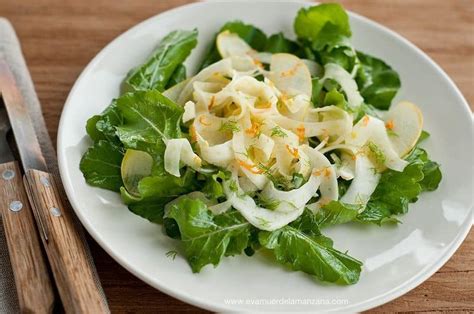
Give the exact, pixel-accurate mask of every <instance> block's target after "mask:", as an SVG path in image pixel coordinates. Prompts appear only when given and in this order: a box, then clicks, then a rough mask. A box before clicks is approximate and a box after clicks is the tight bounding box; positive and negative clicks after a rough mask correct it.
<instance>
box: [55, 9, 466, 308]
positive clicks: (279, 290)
mask: <svg viewBox="0 0 474 314" xmlns="http://www.w3.org/2000/svg"><path fill="white" fill-rule="evenodd" d="M303 5H308V4H304V3H295V2H256V1H255V2H253V3H243V2H234V3H231V2H224V3H216V2H208V3H196V4H191V5H187V6H183V7H180V8H176V9H173V10H171V11H168V12H165V13H163V14H160V15H158V16H155V17H152V18H150V19H148V20H146V21H145V22H143V23H140V24H139V25H137V26H135V27H133V28H132V29H130V30H129V31H127V32H126V33H124V34H122V35H121V36H119V37H118V38H117V39H115V40H114V41H113V42H111V43H110V44H109V45H108V46H107V47H105V48H104V49H103V50H102V51H101V52H100V53H99V54H98V55H97V56H96V57H95V58H94V59H93V60H92V61H91V63H90V64H89V65H88V66H87V68H86V69H85V70H84V71H83V73H82V74H81V76H80V77H79V79H78V80H77V82H76V84H75V85H74V88H73V89H72V91H71V93H70V95H69V98H68V100H67V102H66V105H65V107H64V110H63V113H62V117H61V123H60V126H59V134H58V155H59V166H60V170H61V176H62V180H63V183H64V185H65V188H66V192H67V194H68V197H69V199H70V201H71V203H72V205H73V207H74V209H75V211H76V214H77V215H78V216H79V218H80V220H81V221H82V223H83V225H84V226H85V227H86V229H87V230H88V231H89V233H90V234H91V235H92V236H93V237H94V239H95V240H96V241H97V242H98V243H99V244H100V245H101V246H102V247H103V248H104V249H105V250H106V251H107V252H108V253H109V254H110V255H111V256H112V257H113V258H114V259H115V260H117V261H118V262H119V263H120V264H121V265H122V266H124V267H125V268H126V269H128V270H129V271H130V272H132V273H133V274H134V275H136V276H137V277H138V278H140V279H142V280H143V281H145V282H147V283H148V284H150V285H152V286H153V287H155V288H157V289H159V290H161V291H163V292H165V293H167V294H169V295H171V296H173V297H176V298H178V299H181V300H183V301H185V302H188V303H191V304H194V305H196V306H199V307H203V308H206V309H209V310H215V311H303V310H304V311H308V310H313V311H314V310H318V311H329V310H331V311H360V310H366V309H369V308H372V307H375V306H377V305H380V304H382V303H385V302H388V301H390V300H392V299H394V298H396V297H398V296H400V295H402V294H404V293H406V292H407V291H409V290H410V289H413V288H414V287H416V286H417V285H419V284H420V283H421V282H423V281H424V280H426V279H427V278H428V277H430V276H431V275H432V274H433V273H434V272H435V271H436V270H438V269H439V268H440V267H441V266H442V265H443V264H444V263H445V262H446V261H447V260H448V259H449V257H450V256H451V255H452V254H453V253H454V251H455V250H456V249H457V248H458V247H459V245H460V244H461V242H462V240H463V239H464V238H465V237H466V234H467V233H468V231H469V229H470V226H471V221H472V212H471V210H472V203H473V200H472V194H471V193H472V191H473V182H472V178H473V175H472V170H473V168H472V165H473V151H472V145H473V142H474V141H473V132H472V121H471V112H470V110H469V107H468V105H467V104H466V101H465V100H464V98H463V96H462V95H461V93H460V92H459V90H458V89H457V88H456V86H455V85H454V84H453V82H452V81H451V80H450V79H449V78H448V77H447V75H446V74H445V73H444V72H443V71H442V70H441V69H440V68H439V66H437V65H436V64H435V63H434V62H433V61H432V60H431V59H430V58H429V57H427V56H426V55H425V54H424V53H423V52H421V51H420V50H419V49H418V48H416V47H415V46H414V45H412V44H411V43H409V42H408V41H407V40H405V39H403V38H402V37H400V36H399V35H397V34H395V33H394V32H392V31H390V30H388V29H386V28H384V27H382V26H380V25H378V24H376V23H374V22H372V21H369V20H367V19H366V18H363V17H361V16H358V15H356V14H351V15H350V18H351V25H352V30H353V34H354V35H353V42H354V44H355V46H356V48H358V49H360V50H362V51H365V52H368V53H370V54H373V55H375V56H379V57H381V58H382V59H383V60H385V61H386V62H388V63H389V64H390V65H392V66H393V67H394V68H395V69H396V70H397V71H398V73H399V74H400V76H401V80H402V85H403V86H402V88H401V90H400V92H399V93H398V96H397V100H402V99H407V100H411V101H413V102H415V103H416V104H418V105H419V106H420V108H421V109H422V111H423V114H424V116H425V121H426V122H425V129H426V130H428V131H429V132H430V133H431V138H430V139H429V140H428V141H427V142H426V144H425V146H426V148H427V149H428V151H429V153H430V155H431V156H432V158H433V159H434V160H436V161H438V162H440V163H441V165H442V171H443V175H444V178H443V181H442V183H441V186H440V187H439V189H438V190H437V191H435V192H432V193H426V194H424V195H422V197H421V199H420V200H419V201H418V202H417V203H415V204H413V205H411V206H410V212H409V213H408V214H407V215H405V216H403V217H401V220H402V221H403V224H401V225H399V226H398V227H390V226H388V227H382V228H379V227H376V226H356V225H344V226H339V227H336V228H332V229H330V230H328V234H329V236H330V237H332V238H333V239H334V241H335V246H336V247H337V248H338V249H340V250H342V251H344V250H349V251H350V254H351V255H352V256H354V257H356V258H358V259H360V260H361V261H363V262H364V268H363V272H362V274H361V277H360V281H359V283H357V284H356V285H353V286H349V287H342V286H336V285H328V284H321V283H318V282H316V281H314V280H313V279H311V278H310V277H309V276H307V275H304V274H302V273H297V272H290V271H288V270H286V269H285V268H284V267H282V266H280V265H278V264H276V263H275V262H273V261H272V260H271V259H270V258H268V257H265V256H263V255H261V254H256V256H254V257H251V258H249V257H246V256H238V257H233V258H225V259H224V260H223V261H222V263H221V264H220V265H219V267H217V268H216V269H214V268H212V267H210V266H208V267H206V268H204V269H203V270H202V272H201V273H200V274H193V273H192V272H191V269H190V267H189V266H188V265H187V263H186V261H185V260H184V258H182V257H181V256H180V255H178V256H177V257H176V259H175V260H172V259H170V258H169V257H167V256H166V252H168V251H170V250H175V249H176V248H177V247H178V243H177V242H175V241H174V240H171V239H169V238H168V237H166V236H165V235H164V234H162V231H161V226H158V225H154V224H151V223H149V222H148V221H146V220H144V219H142V218H140V217H138V216H136V215H134V214H132V213H131V212H129V211H128V210H127V208H126V207H125V206H124V205H123V204H122V202H121V201H120V197H119V195H118V194H116V193H112V192H108V191H105V190H101V189H98V188H93V187H90V186H88V185H87V184H86V183H85V181H84V179H83V177H82V174H81V172H80V171H79V161H80V158H81V156H82V154H83V153H84V152H85V151H86V149H87V147H88V146H89V145H90V144H91V143H90V140H89V139H88V138H87V136H86V133H85V129H84V126H85V123H86V120H87V119H88V118H89V117H90V116H92V115H94V114H97V113H99V112H101V111H102V110H103V109H104V108H105V107H106V106H107V105H108V104H109V103H110V100H111V99H112V98H114V97H116V96H118V95H119V85H120V82H121V81H122V79H123V78H124V76H125V75H126V73H127V72H128V71H129V69H130V68H132V67H134V66H136V65H137V64H139V63H141V62H142V61H143V60H144V59H145V58H146V57H147V56H148V54H149V53H150V52H151V50H152V49H153V47H154V46H155V45H156V44H157V42H158V41H159V40H160V39H161V38H162V37H163V36H164V35H166V34H167V33H168V32H170V31H172V30H175V29H192V28H195V27H197V28H198V29H199V44H198V47H197V48H196V49H195V50H194V52H193V53H192V56H191V58H190V59H189V60H188V62H187V64H188V65H189V66H190V67H189V68H188V69H190V70H191V72H192V71H193V70H195V68H196V65H197V62H198V60H200V57H201V56H202V55H203V53H204V51H205V49H206V48H207V46H208V43H209V42H210V41H211V39H212V37H213V35H214V34H215V32H216V31H217V30H218V29H219V28H220V26H221V25H222V24H223V23H225V22H227V21H229V20H235V19H241V20H244V21H246V22H249V23H253V24H255V25H257V26H258V27H260V28H262V29H263V30H264V31H265V32H267V33H274V32H278V31H283V32H284V33H285V34H286V35H287V36H290V37H294V35H293V31H292V25H293V19H294V17H295V15H296V12H297V10H298V9H299V8H300V7H302V6H303Z"/></svg>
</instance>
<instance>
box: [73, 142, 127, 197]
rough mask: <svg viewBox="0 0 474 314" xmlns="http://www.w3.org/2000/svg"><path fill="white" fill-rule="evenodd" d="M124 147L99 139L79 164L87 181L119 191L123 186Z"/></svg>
mask: <svg viewBox="0 0 474 314" xmlns="http://www.w3.org/2000/svg"><path fill="white" fill-rule="evenodd" d="M123 154H124V152H123V149H122V148H121V147H119V146H117V145H115V144H113V143H111V142H107V141H104V140H99V141H98V142H96V143H94V145H93V146H91V147H90V148H89V149H88V150H87V152H86V153H85V154H84V156H82V159H81V163H80V165H79V168H80V170H81V171H82V174H83V175H84V178H85V179H86V182H87V183H88V184H90V185H92V186H97V187H100V188H103V189H107V190H112V191H116V192H118V191H119V190H120V187H121V186H122V184H123V183H122V176H121V174H120V164H121V163H122V159H123Z"/></svg>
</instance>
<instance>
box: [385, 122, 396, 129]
mask: <svg viewBox="0 0 474 314" xmlns="http://www.w3.org/2000/svg"><path fill="white" fill-rule="evenodd" d="M385 127H386V128H387V129H389V130H393V128H394V127H395V124H394V123H393V120H388V121H387V123H385Z"/></svg>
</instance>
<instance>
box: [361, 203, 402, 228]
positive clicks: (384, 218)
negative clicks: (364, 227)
mask: <svg viewBox="0 0 474 314" xmlns="http://www.w3.org/2000/svg"><path fill="white" fill-rule="evenodd" d="M356 221H359V222H364V223H373V224H377V225H379V226H381V225H383V224H386V223H399V222H400V221H399V220H398V219H397V218H395V217H394V216H393V215H392V212H391V211H390V208H389V206H388V205H387V204H385V203H383V202H370V201H369V202H368V203H367V205H366V206H365V209H364V211H363V212H362V213H360V214H359V215H357V217H356Z"/></svg>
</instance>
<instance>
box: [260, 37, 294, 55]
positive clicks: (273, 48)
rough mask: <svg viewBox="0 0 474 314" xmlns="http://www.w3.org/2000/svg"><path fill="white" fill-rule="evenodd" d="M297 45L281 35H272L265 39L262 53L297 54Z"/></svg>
mask: <svg viewBox="0 0 474 314" xmlns="http://www.w3.org/2000/svg"><path fill="white" fill-rule="evenodd" d="M299 48H300V47H299V45H298V44H297V43H296V42H294V41H292V40H289V39H288V38H286V37H285V35H283V33H277V34H273V35H271V36H270V37H268V39H267V43H266V45H265V48H264V49H263V51H266V52H271V53H292V54H295V53H297V52H298V49H299Z"/></svg>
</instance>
